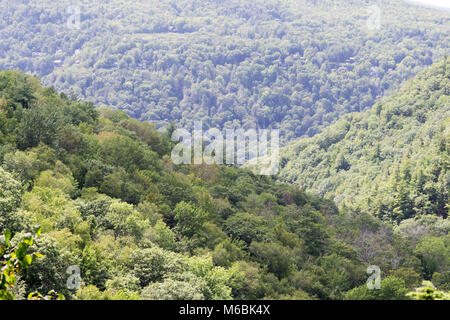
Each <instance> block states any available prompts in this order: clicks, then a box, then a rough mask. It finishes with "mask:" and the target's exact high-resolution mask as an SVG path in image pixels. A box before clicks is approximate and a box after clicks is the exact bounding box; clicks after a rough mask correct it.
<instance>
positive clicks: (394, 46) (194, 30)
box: [0, 0, 450, 140]
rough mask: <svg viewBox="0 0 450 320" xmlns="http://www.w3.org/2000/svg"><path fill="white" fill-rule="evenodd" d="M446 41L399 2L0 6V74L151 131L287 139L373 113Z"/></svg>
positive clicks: (441, 26) (42, 1) (64, 0)
mask: <svg viewBox="0 0 450 320" xmlns="http://www.w3.org/2000/svg"><path fill="white" fill-rule="evenodd" d="M72 5H77V6H78V9H79V12H80V25H79V29H78V28H73V26H74V24H75V22H76V18H74V19H73V21H72V18H71V17H72V16H73V15H74V14H76V12H77V11H76V10H75V9H74V8H73V7H70V6H72ZM372 5H377V6H378V7H379V10H380V22H381V26H380V29H375V30H370V29H369V28H368V26H367V22H368V19H370V16H371V13H370V10H369V11H368V8H369V7H370V6H372ZM69 9H70V10H69ZM68 22H69V24H70V25H71V26H72V29H70V28H68ZM449 37H450V14H449V13H448V12H446V11H438V10H435V9H431V8H424V7H420V6H414V5H411V4H409V3H406V2H405V1H398V0H389V1H387V0H383V1H360V0H333V1H331V0H320V1H315V0H291V1H289V0H285V1H279V0H264V1H260V0H247V1H236V0H232V1H231V0H230V1H205V0H181V1H172V0H161V1H148V0H146V1H136V0H134V1H118V0H111V1H103V2H98V1H91V2H87V1H68V0H61V1H50V0H24V1H7V0H3V1H0V38H1V39H2V41H1V43H0V69H14V68H18V69H21V70H23V71H26V72H31V73H35V74H37V75H38V76H40V77H43V81H44V83H45V84H47V85H52V86H55V87H56V88H57V89H58V90H63V91H64V92H66V93H67V94H69V95H71V93H73V94H74V95H76V96H77V97H82V98H87V99H88V100H90V101H93V102H95V103H96V105H97V106H102V105H106V106H113V107H117V108H119V109H121V110H124V111H126V112H127V113H128V114H129V115H131V116H132V117H134V118H138V119H141V120H149V121H151V122H153V123H155V124H156V125H157V127H158V128H159V127H160V126H163V125H164V124H167V122H169V121H176V122H177V123H178V124H179V125H180V126H190V125H191V124H192V120H193V119H203V120H204V125H205V126H206V127H217V128H223V127H230V126H244V127H255V126H259V127H262V128H267V127H280V129H281V134H282V137H283V139H285V140H287V139H291V138H294V137H299V136H303V135H309V136H312V135H314V134H315V133H317V132H319V131H321V130H322V128H323V127H325V126H327V125H328V124H330V123H332V122H334V120H336V119H337V118H338V117H339V116H340V115H342V114H345V113H348V112H354V111H360V110H364V109H366V108H369V107H371V106H372V105H373V104H374V103H375V101H377V99H378V98H379V97H381V96H383V95H385V94H386V93H389V92H391V91H392V90H393V89H396V88H398V87H399V85H400V84H401V83H402V82H403V81H404V80H405V79H408V78H410V77H411V76H413V75H415V74H417V73H418V72H419V71H420V70H422V69H423V68H424V67H427V66H429V65H431V64H432V62H434V61H437V60H439V58H440V57H442V56H443V54H444V53H445V52H448V49H449V44H450V41H449Z"/></svg>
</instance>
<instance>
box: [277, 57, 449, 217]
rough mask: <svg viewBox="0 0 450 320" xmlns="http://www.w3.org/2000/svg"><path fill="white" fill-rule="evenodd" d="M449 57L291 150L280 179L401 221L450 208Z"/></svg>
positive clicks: (380, 215)
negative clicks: (377, 101) (389, 94)
mask: <svg viewBox="0 0 450 320" xmlns="http://www.w3.org/2000/svg"><path fill="white" fill-rule="evenodd" d="M449 138H450V59H448V58H445V59H443V60H442V61H440V62H438V63H436V64H434V65H433V66H432V67H431V68H430V69H428V70H426V71H424V72H422V73H421V74H420V75H418V76H417V77H416V78H415V79H413V80H411V81H408V82H407V83H406V84H405V85H404V86H403V87H402V88H401V89H400V90H399V91H397V92H396V93H394V94H393V95H392V96H390V97H388V98H386V99H384V100H382V101H381V102H379V103H376V104H375V105H374V106H373V107H372V109H371V110H368V111H366V112H362V113H353V114H349V115H347V116H345V117H343V118H342V119H341V120H339V121H338V122H337V123H336V124H335V125H333V126H331V127H329V128H327V129H326V130H325V131H324V132H323V133H321V134H319V135H317V136H316V137H313V138H311V139H303V140H298V141H295V142H293V143H291V144H290V145H289V146H288V147H286V149H285V150H284V152H283V154H284V159H283V160H282V163H283V166H284V168H283V169H282V171H281V179H282V180H283V181H287V182H291V183H294V184H297V185H299V186H301V187H302V188H304V189H306V190H309V191H311V192H313V193H315V194H318V195H320V196H324V197H326V198H328V199H332V200H334V201H336V203H337V204H339V205H340V206H347V207H350V208H353V209H359V210H360V211H363V212H368V213H371V214H374V215H376V216H379V217H383V218H388V219H392V220H401V219H405V218H410V217H414V216H418V215H427V214H429V215H439V216H443V217H446V216H447V215H448V210H449V198H448V196H449V188H450V173H449V152H450V150H449Z"/></svg>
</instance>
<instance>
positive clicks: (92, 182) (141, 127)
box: [0, 63, 450, 299]
mask: <svg viewBox="0 0 450 320" xmlns="http://www.w3.org/2000/svg"><path fill="white" fill-rule="evenodd" d="M447 65H448V63H447V64H444V63H440V64H438V65H437V66H435V67H434V68H433V69H432V71H431V74H435V77H432V78H431V80H430V81H431V82H430V83H429V85H430V86H432V87H430V88H429V90H439V88H440V83H439V82H438V81H435V80H437V79H441V80H442V81H444V79H443V76H444V75H446V77H447V76H448V73H446V72H444V73H441V77H439V76H438V73H439V72H440V71H442V70H444V69H445V68H447V67H446V66H447ZM446 70H449V69H446ZM447 72H448V71H447ZM447 80H448V79H447ZM418 81H422V80H421V78H419V80H418ZM407 88H408V87H407ZM409 88H410V89H412V91H411V93H410V94H411V96H414V95H415V94H416V91H417V90H415V87H414V86H411V85H410V86H409ZM426 88H428V87H426ZM445 88H446V89H444V90H448V85H446V86H445ZM403 93H404V91H403ZM444 99H446V98H445V97H444ZM447 106H448V105H447ZM429 107H430V108H432V106H429ZM405 112H406V111H405ZM381 114H383V116H384V114H385V113H384V112H381ZM393 116H394V117H395V115H393ZM171 148H172V142H171V141H170V139H169V138H168V137H167V136H165V135H161V134H159V133H158V132H157V131H156V129H155V126H154V125H152V124H149V123H143V122H139V121H138V120H135V119H132V118H130V117H129V116H127V115H126V114H125V113H124V112H122V111H112V110H110V109H106V108H103V109H96V108H95V107H94V105H93V104H92V103H89V102H82V101H79V100H73V99H71V98H68V97H67V96H66V95H64V94H62V93H57V92H56V91H55V90H54V89H51V88H45V87H42V86H41V85H40V83H39V80H38V79H37V78H35V77H32V76H29V75H25V74H23V73H20V72H17V71H3V72H0V165H1V166H0V200H1V201H0V233H3V234H4V235H3V236H1V237H0V253H1V255H2V256H0V262H1V263H2V264H4V265H5V266H7V267H8V266H10V265H11V264H12V262H11V259H12V258H11V255H10V254H9V253H15V257H16V258H17V261H18V262H20V263H25V262H26V264H23V266H28V268H25V267H24V268H22V269H23V270H22V271H21V272H20V273H19V274H18V275H17V279H16V278H15V279H14V281H13V280H11V277H10V278H9V279H7V280H8V281H10V282H11V283H13V282H15V285H14V286H12V287H10V286H6V289H5V288H4V287H2V286H1V285H3V279H4V278H3V274H2V275H1V279H0V280H1V281H0V297H2V298H3V297H9V298H11V297H14V298H16V299H20V298H23V297H26V295H27V294H28V293H31V294H32V295H31V296H30V297H31V298H33V297H34V298H39V297H41V296H43V297H46V298H51V297H55V296H57V295H61V294H62V295H64V297H65V298H66V299H263V298H266V299H267V298H271V299H407V298H409V297H413V298H423V299H425V298H429V297H442V296H443V293H442V292H441V291H440V290H445V291H448V290H449V289H450V288H449V283H450V281H449V277H450V274H449V262H450V261H449V257H450V255H449V248H450V246H449V243H450V241H449V240H450V238H449V235H448V232H449V229H450V226H449V223H448V220H447V219H443V217H439V216H438V215H418V216H416V217H415V218H409V219H405V220H403V221H402V222H401V223H398V224H395V225H394V224H391V223H389V222H383V221H381V220H380V219H379V218H377V217H374V216H371V215H369V214H366V213H359V212H355V211H351V210H341V211H338V210H337V208H336V206H335V205H334V203H333V202H331V201H329V200H322V199H320V198H317V197H315V196H312V195H309V194H307V193H305V192H303V191H301V190H300V189H299V188H297V187H294V186H289V185H286V184H280V183H277V182H276V181H275V178H274V177H266V176H256V175H254V174H253V173H252V172H251V171H248V170H245V169H240V168H236V167H232V166H215V165H211V166H208V165H180V166H176V165H174V164H173V163H172V162H171V160H170V157H169V156H168V154H169V153H170V150H171ZM36 224H38V225H40V226H41V228H40V229H36V228H34V226H35V225H36ZM6 230H7V231H6ZM32 230H38V231H35V232H36V234H35V236H33V235H32V233H30V232H32ZM411 230H414V232H411ZM40 231H42V234H40V235H39V232H40ZM31 237H33V241H32V240H31ZM14 246H15V247H14ZM24 250H29V251H28V252H29V253H30V254H33V255H25V254H24ZM19 252H21V254H20V255H19ZM3 253H6V254H5V255H3ZM16 258H15V259H16ZM369 265H377V266H379V267H380V268H381V276H382V281H381V284H382V287H381V289H380V290H369V289H368V288H367V286H366V284H365V282H366V280H367V274H366V269H367V267H368V266H369ZM77 268H78V269H77ZM77 271H79V276H80V278H78V279H80V280H81V281H80V283H79V286H77V285H76V284H77V282H76V281H72V280H73V279H72V280H71V277H73V276H75V275H76V274H77ZM422 280H427V281H430V280H431V281H432V282H433V285H434V286H436V287H434V286H433V285H432V284H430V282H425V283H424V286H423V287H420V288H418V289H417V290H416V291H414V292H412V293H411V294H410V295H407V292H408V291H413V290H414V289H415V288H417V287H418V286H419V285H420V283H421V281H422ZM69 284H70V285H69ZM51 290H56V293H55V291H51ZM36 292H37V293H36ZM47 293H48V295H47ZM40 294H41V295H40ZM45 295H46V296H45Z"/></svg>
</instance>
